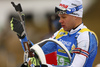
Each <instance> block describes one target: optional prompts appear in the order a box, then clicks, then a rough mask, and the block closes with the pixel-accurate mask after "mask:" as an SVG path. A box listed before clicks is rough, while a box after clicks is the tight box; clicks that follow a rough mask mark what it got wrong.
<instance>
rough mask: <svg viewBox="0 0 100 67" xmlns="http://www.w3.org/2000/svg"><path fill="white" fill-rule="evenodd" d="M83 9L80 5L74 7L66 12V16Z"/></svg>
mask: <svg viewBox="0 0 100 67" xmlns="http://www.w3.org/2000/svg"><path fill="white" fill-rule="evenodd" d="M82 8H83V6H82V5H80V6H77V7H74V8H70V10H71V11H68V10H67V12H66V13H67V14H71V13H73V12H75V11H78V10H80V9H82Z"/></svg>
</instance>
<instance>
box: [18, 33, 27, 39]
mask: <svg viewBox="0 0 100 67" xmlns="http://www.w3.org/2000/svg"><path fill="white" fill-rule="evenodd" d="M17 36H18V38H19V39H23V38H25V36H26V34H24V35H23V36H20V35H18V34H17Z"/></svg>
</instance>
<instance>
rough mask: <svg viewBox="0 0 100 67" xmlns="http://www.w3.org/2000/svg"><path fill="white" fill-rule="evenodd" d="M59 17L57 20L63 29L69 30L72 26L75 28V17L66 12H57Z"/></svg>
mask: <svg viewBox="0 0 100 67" xmlns="http://www.w3.org/2000/svg"><path fill="white" fill-rule="evenodd" d="M58 16H59V17H60V20H59V22H60V23H61V26H62V27H63V29H64V30H66V31H70V30H71V29H72V28H75V17H74V16H71V15H68V14H58Z"/></svg>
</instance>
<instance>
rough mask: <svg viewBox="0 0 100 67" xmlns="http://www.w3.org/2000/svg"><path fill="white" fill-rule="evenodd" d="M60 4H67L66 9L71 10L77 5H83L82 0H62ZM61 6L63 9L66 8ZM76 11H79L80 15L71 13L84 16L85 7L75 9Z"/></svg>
mask: <svg viewBox="0 0 100 67" xmlns="http://www.w3.org/2000/svg"><path fill="white" fill-rule="evenodd" d="M60 4H63V5H67V6H68V8H65V9H67V10H69V8H74V7H76V6H79V5H82V0H62V1H61V3H60ZM59 7H60V8H61V7H62V9H64V7H63V6H59ZM74 13H77V14H78V15H74V14H70V15H72V16H76V17H81V18H82V16H83V8H82V9H80V10H78V11H75V12H74Z"/></svg>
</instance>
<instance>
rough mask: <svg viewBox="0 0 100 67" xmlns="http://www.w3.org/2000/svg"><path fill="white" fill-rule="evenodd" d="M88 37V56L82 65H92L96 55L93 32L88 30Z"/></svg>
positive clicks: (88, 66)
mask: <svg viewBox="0 0 100 67" xmlns="http://www.w3.org/2000/svg"><path fill="white" fill-rule="evenodd" d="M89 37H90V46H89V50H88V52H89V54H90V55H89V58H87V60H86V63H85V65H84V67H92V64H93V61H94V59H95V57H96V54H97V40H96V37H95V35H94V34H92V33H91V32H89Z"/></svg>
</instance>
